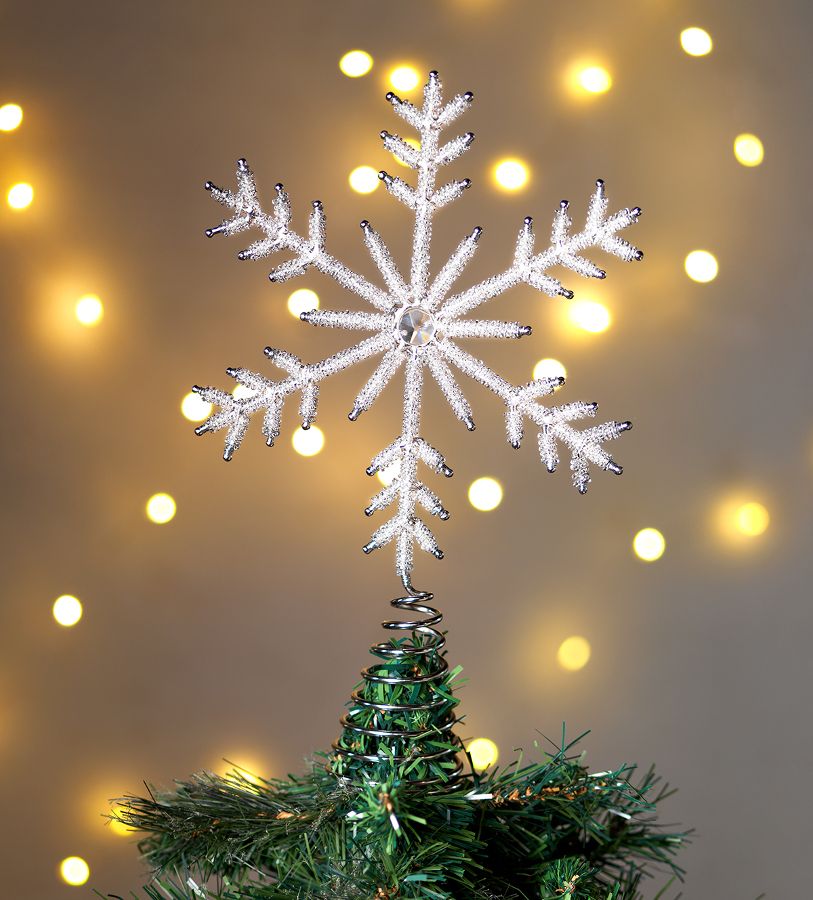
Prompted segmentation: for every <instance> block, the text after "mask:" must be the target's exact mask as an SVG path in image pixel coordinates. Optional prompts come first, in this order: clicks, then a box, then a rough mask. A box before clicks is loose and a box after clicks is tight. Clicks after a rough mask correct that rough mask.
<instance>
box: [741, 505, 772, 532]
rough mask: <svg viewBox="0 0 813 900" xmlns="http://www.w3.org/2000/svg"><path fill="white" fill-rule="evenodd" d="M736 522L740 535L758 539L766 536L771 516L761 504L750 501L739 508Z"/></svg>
mask: <svg viewBox="0 0 813 900" xmlns="http://www.w3.org/2000/svg"><path fill="white" fill-rule="evenodd" d="M734 522H735V526H736V528H737V531H739V532H740V534H744V535H746V537H758V536H759V535H760V534H764V533H765V531H766V530H767V528H768V525H770V522H771V515H770V513H769V512H768V510H767V509H766V508H765V507H764V506H763V505H762V504H761V503H758V502H757V501H756V500H750V501H749V502H748V503H743V504H742V505H740V506H739V507H738V508H737V511H736V513H735V519H734Z"/></svg>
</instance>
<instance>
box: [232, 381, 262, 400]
mask: <svg viewBox="0 0 813 900" xmlns="http://www.w3.org/2000/svg"><path fill="white" fill-rule="evenodd" d="M256 393H257V392H256V391H252V390H251V388H250V387H246V386H245V385H244V384H236V385H235V386H234V388H233V389H232V392H231V395H232V397H234V399H235V400H245V399H247V398H248V397H253V396H254V395H255V394H256Z"/></svg>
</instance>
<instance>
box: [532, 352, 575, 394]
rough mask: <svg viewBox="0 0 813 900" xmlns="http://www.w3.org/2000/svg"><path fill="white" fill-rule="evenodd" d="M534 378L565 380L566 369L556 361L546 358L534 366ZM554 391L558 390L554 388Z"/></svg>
mask: <svg viewBox="0 0 813 900" xmlns="http://www.w3.org/2000/svg"><path fill="white" fill-rule="evenodd" d="M536 378H567V369H565V367H564V366H563V365H562V364H561V363H560V362H559V360H558V359H553V358H552V357H547V358H545V359H540V360H539V362H538V363H537V364H536V365H535V366H534V379H536ZM555 390H557V391H558V390H559V388H556V389H555Z"/></svg>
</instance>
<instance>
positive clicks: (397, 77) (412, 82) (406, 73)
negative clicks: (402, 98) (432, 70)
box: [389, 66, 421, 93]
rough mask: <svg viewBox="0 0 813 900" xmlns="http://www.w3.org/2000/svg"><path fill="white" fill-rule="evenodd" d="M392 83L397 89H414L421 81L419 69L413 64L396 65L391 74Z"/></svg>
mask: <svg viewBox="0 0 813 900" xmlns="http://www.w3.org/2000/svg"><path fill="white" fill-rule="evenodd" d="M389 79H390V84H391V85H392V86H393V87H394V88H395V90H396V91H401V92H402V93H407V92H408V91H414V90H415V88H416V87H417V86H418V85H419V84H420V82H421V76H420V75H419V74H418V70H417V69H415V68H414V67H413V66H396V67H395V68H394V69H392V71H391V72H390V74H389Z"/></svg>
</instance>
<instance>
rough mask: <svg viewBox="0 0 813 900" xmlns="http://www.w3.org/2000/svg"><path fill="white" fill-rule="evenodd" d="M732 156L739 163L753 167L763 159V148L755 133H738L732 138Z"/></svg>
mask: <svg viewBox="0 0 813 900" xmlns="http://www.w3.org/2000/svg"><path fill="white" fill-rule="evenodd" d="M734 156H735V157H736V158H737V162H738V163H739V164H740V165H742V166H747V167H748V168H753V167H754V166H758V165H760V164H761V163H762V160H763V159H765V148H764V147H763V146H762V141H761V140H760V139H759V138H758V137H757V136H756V135H755V134H738V135H737V137H736V138H734Z"/></svg>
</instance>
